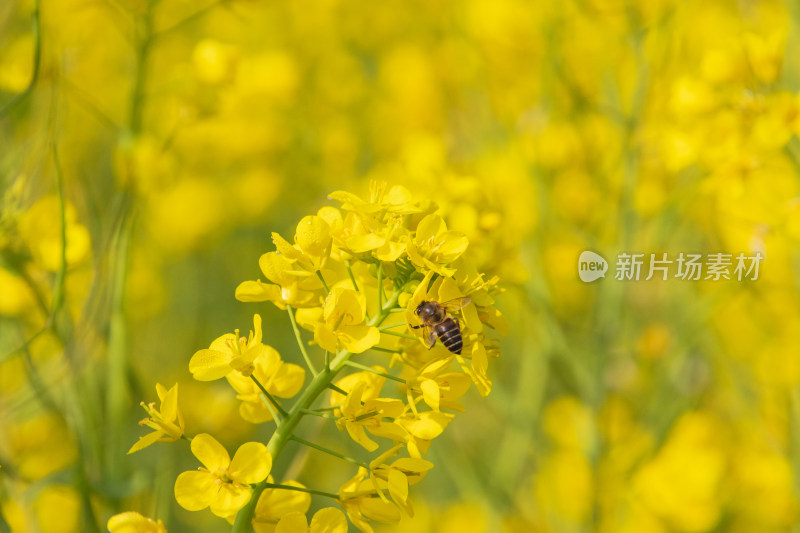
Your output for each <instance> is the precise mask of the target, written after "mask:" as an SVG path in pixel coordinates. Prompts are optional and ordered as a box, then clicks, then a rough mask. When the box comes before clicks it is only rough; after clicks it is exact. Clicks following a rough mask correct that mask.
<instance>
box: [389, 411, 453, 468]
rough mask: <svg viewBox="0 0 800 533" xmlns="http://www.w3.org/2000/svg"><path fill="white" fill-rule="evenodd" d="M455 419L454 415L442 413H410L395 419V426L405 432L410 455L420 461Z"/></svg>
mask: <svg viewBox="0 0 800 533" xmlns="http://www.w3.org/2000/svg"><path fill="white" fill-rule="evenodd" d="M453 418H455V417H454V416H453V415H451V414H449V413H442V412H440V411H425V412H424V413H414V412H410V413H406V414H405V415H404V416H402V417H400V418H397V419H395V424H397V425H398V426H400V427H401V428H403V430H404V431H405V437H404V440H405V443H406V448H407V449H408V453H409V454H410V455H411V456H412V457H415V458H417V459H419V458H421V457H422V454H423V453H425V452H427V451H428V447H429V446H430V444H431V441H432V440H433V439H435V438H436V437H438V436H439V435H441V434H442V432H443V431H444V428H446V427H447V425H448V424H449V423H450V421H451V420H453Z"/></svg>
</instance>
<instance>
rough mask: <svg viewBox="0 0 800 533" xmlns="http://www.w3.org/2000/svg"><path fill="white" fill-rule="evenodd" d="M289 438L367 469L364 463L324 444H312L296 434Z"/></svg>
mask: <svg viewBox="0 0 800 533" xmlns="http://www.w3.org/2000/svg"><path fill="white" fill-rule="evenodd" d="M290 438H291V440H293V441H295V442H299V443H300V444H303V445H305V446H308V447H309V448H314V449H315V450H319V451H321V452H323V453H327V454H328V455H332V456H333V457H338V458H339V459H341V460H343V461H347V462H348V463H353V464H354V465H358V466H363V467H364V468H367V469H369V466H368V465H367V464H366V463H362V462H361V461H359V460H358V459H353V458H352V457H348V456H346V455H343V454H341V453H339V452H335V451H333V450H331V449H329V448H326V447H324V446H320V445H319V444H314V443H313V442H310V441H307V440H305V439H301V438H300V437H298V436H296V435H292V436H291V437H290Z"/></svg>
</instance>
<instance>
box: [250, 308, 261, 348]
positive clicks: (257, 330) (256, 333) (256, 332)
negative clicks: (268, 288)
mask: <svg viewBox="0 0 800 533" xmlns="http://www.w3.org/2000/svg"><path fill="white" fill-rule="evenodd" d="M261 339H262V333H261V315H259V314H258V313H256V314H254V315H253V339H252V340H251V341H250V342H252V343H253V344H261ZM248 344H249V343H248Z"/></svg>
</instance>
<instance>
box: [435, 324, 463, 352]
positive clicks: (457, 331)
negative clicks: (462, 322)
mask: <svg viewBox="0 0 800 533" xmlns="http://www.w3.org/2000/svg"><path fill="white" fill-rule="evenodd" d="M435 331H436V336H437V337H439V340H440V341H442V344H444V347H445V348H447V349H448V350H450V351H451V352H453V353H455V354H460V353H461V348H462V347H463V346H464V343H463V341H462V339H461V328H459V327H458V322H456V321H455V320H454V319H453V318H451V317H447V318H446V319H444V321H443V322H441V323H439V324H437V325H436V330H435Z"/></svg>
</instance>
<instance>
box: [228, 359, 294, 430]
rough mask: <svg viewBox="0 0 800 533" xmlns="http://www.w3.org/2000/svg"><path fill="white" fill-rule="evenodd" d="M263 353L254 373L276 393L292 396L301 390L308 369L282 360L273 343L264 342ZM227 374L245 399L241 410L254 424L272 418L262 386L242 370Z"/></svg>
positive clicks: (266, 387)
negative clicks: (260, 387) (259, 386)
mask: <svg viewBox="0 0 800 533" xmlns="http://www.w3.org/2000/svg"><path fill="white" fill-rule="evenodd" d="M264 348H265V349H264V350H263V355H262V356H261V357H258V358H257V359H256V360H255V363H254V364H255V368H254V370H253V373H252V376H254V377H255V378H256V379H257V380H258V382H259V383H261V384H262V385H263V386H264V388H265V389H267V392H269V393H270V394H271V395H272V396H278V397H280V398H291V397H292V396H294V395H295V394H297V393H298V391H299V390H300V388H301V387H302V386H303V382H304V381H305V378H306V371H305V370H304V369H303V368H302V367H300V366H298V365H295V364H292V363H286V362H284V361H282V360H281V356H280V354H279V353H278V352H277V351H276V350H275V349H274V348H272V347H271V346H264ZM225 378H226V379H227V380H228V383H230V384H231V387H233V388H234V390H235V391H236V392H237V395H236V397H237V398H238V399H239V400H241V401H242V403H241V405H240V406H239V414H240V415H241V416H242V418H244V419H245V420H247V421H248V422H251V423H253V424H261V423H263V422H268V421H270V420H272V413H271V412H270V410H269V409H267V406H266V405H264V401H263V400H262V398H261V395H262V392H261V389H259V388H258V386H257V385H256V384H255V382H254V381H253V380H252V379H250V377H249V376H245V375H244V374H242V373H241V372H230V373H228V375H227V376H225Z"/></svg>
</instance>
